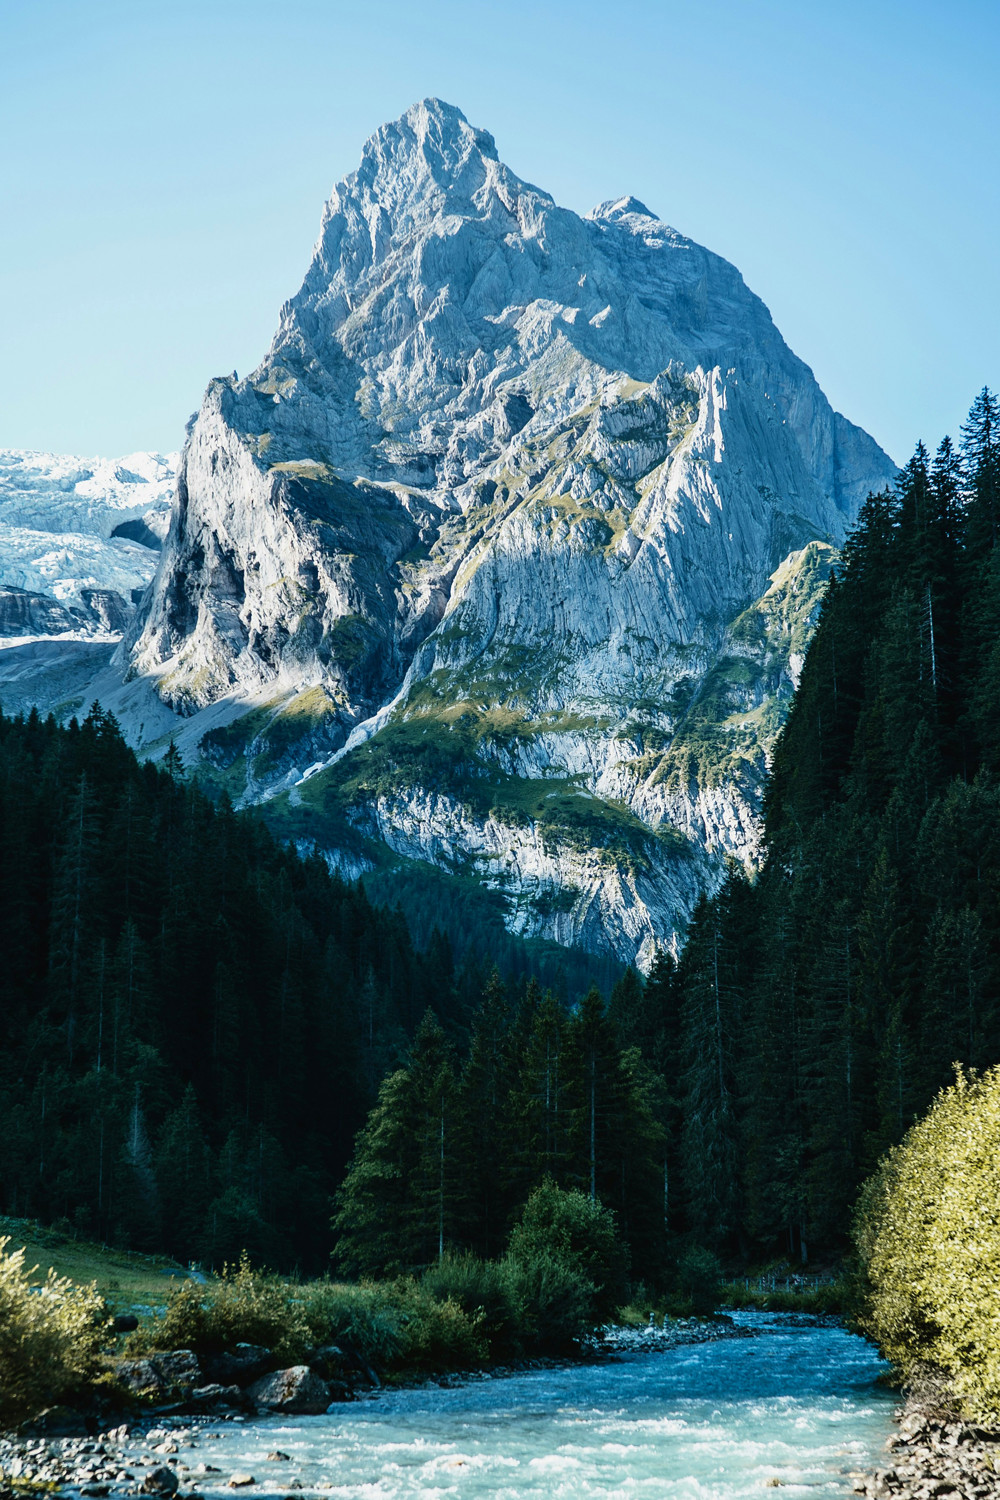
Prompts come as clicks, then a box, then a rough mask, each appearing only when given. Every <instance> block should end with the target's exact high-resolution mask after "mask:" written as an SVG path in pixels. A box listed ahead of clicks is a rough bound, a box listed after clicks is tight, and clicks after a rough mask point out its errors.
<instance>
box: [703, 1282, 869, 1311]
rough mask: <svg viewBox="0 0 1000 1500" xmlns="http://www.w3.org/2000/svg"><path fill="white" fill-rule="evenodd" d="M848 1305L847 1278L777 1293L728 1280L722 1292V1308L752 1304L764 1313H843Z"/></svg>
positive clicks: (745, 1306) (720, 1295) (720, 1304)
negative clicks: (824, 1284)
mask: <svg viewBox="0 0 1000 1500" xmlns="http://www.w3.org/2000/svg"><path fill="white" fill-rule="evenodd" d="M848 1305H849V1296H848V1288H847V1285H846V1283H845V1282H843V1281H834V1282H831V1283H830V1284H829V1285H828V1286H815V1287H802V1288H801V1289H800V1290H798V1291H792V1290H786V1289H785V1288H783V1287H782V1288H779V1289H778V1290H777V1291H773V1292H769V1291H761V1290H760V1289H759V1288H757V1287H745V1286H741V1285H740V1283H739V1282H733V1281H727V1282H724V1283H723V1285H722V1287H721V1288H720V1293H719V1306H720V1307H731V1308H748V1307H752V1308H759V1309H760V1310H761V1311H762V1312H802V1313H843V1312H846V1311H847V1309H848Z"/></svg>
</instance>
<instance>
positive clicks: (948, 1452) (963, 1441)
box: [854, 1379, 1000, 1500]
mask: <svg viewBox="0 0 1000 1500" xmlns="http://www.w3.org/2000/svg"><path fill="white" fill-rule="evenodd" d="M897 1422H898V1424H899V1430H898V1432H896V1433H895V1434H894V1435H893V1436H892V1437H891V1438H890V1440H889V1452H890V1454H891V1455H892V1458H891V1463H890V1464H889V1466H888V1467H886V1468H884V1469H876V1470H875V1471H874V1472H873V1473H871V1474H859V1475H857V1476H856V1478H855V1483H854V1489H855V1491H856V1493H857V1494H859V1495H867V1496H870V1497H871V1500H985V1497H986V1496H995V1495H1000V1431H998V1430H996V1429H990V1428H986V1427H979V1426H976V1425H975V1424H974V1423H970V1422H967V1421H965V1420H964V1419H963V1418H962V1417H961V1416H959V1415H958V1414H957V1412H956V1409H955V1406H954V1404H953V1402H952V1401H951V1399H950V1397H949V1393H948V1388H947V1385H946V1384H945V1383H944V1382H942V1381H938V1380H934V1379H926V1380H924V1381H922V1382H921V1383H920V1384H919V1385H918V1386H916V1387H915V1388H914V1389H913V1390H911V1391H910V1392H909V1393H908V1395H907V1397H906V1400H905V1402H904V1404H903V1406H902V1408H901V1409H900V1411H899V1413H898V1415H897Z"/></svg>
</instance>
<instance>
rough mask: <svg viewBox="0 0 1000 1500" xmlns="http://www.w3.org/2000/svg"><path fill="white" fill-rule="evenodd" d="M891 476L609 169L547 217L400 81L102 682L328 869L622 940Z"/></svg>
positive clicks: (744, 839)
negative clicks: (593, 193) (599, 185)
mask: <svg viewBox="0 0 1000 1500" xmlns="http://www.w3.org/2000/svg"><path fill="white" fill-rule="evenodd" d="M893 472H894V469H893V465H892V463H891V462H890V460H889V459H888V458H887V456H886V455H885V454H884V453H883V452H882V451H881V449H880V448H879V447H878V446H877V444H876V443H875V442H874V441H873V440H872V439H871V438H870V437H868V436H867V435H866V434H865V433H864V432H862V431H861V430H860V429H859V428H857V427H855V426H853V425H852V424H851V423H850V422H848V421H846V420H845V418H843V417H842V416H840V415H839V414H837V413H835V412H834V411H833V410H832V409H831V407H830V405H829V403H828V402H827V400H826V399H825V397H824V396H823V394H822V392H821V391H820V389H819V387H818V385H817V383H816V381H815V379H814V378H813V376H812V373H811V372H810V370H809V369H808V367H807V366H806V365H805V364H803V363H802V361H801V360H800V359H798V358H797V357H796V356H795V355H794V354H792V352H791V351H790V350H789V349H788V347H787V346H786V344H785V343H784V341H783V340H782V338H781V336H780V334H779V333H778V331H777V329H776V328H775V326H774V324H773V322H772V321H771V318H770V315H769V313H768V311H767V308H766V307H765V306H764V304H763V303H762V302H761V301H760V299H759V298H757V297H756V296H754V295H753V293H752V292H750V291H749V290H748V288H747V287H746V285H745V284H744V282H743V280H742V278H741V277H740V275H739V273H738V271H737V270H736V269H735V268H734V267H733V266H731V265H730V264H729V263H728V262H726V261H725V260H723V259H721V258H720V257H719V256H716V255H713V254H712V253H711V252H709V251H708V250H705V249H703V248H702V247H701V246H699V245H696V244H694V243H693V242H692V241H691V240H688V239H686V238H685V237H684V236H683V235H681V234H679V233H677V231H676V230H674V229H672V228H670V227H669V225H667V224H666V223H664V222H663V221H662V220H660V219H659V218H657V217H656V216H655V215H654V214H652V213H651V212H650V211H649V210H648V209H647V208H646V207H645V206H644V205H643V204H642V203H640V202H638V201H637V200H635V199H634V198H627V197H626V198H621V199H617V200H614V201H611V202H607V203H603V204H601V205H600V206H599V207H598V208H596V209H594V210H593V212H592V213H591V214H589V215H587V216H586V217H585V218H581V217H580V216H579V215H577V214H575V213H572V212H570V211H569V210H567V209H564V208H560V207H559V206H558V205H557V204H556V203H555V202H554V201H553V199H552V198H551V197H550V196H549V195H548V194H547V193H545V192H543V191H542V190H540V189H539V188H536V187H533V186H532V185H531V184H529V183H526V182H524V181H522V180H521V179H519V178H518V177H517V176H515V174H514V173H513V172H512V171H511V170H510V169H509V168H508V167H506V166H505V165H504V164H503V163H502V162H501V161H500V159H499V157H498V155H497V150H496V147H495V145H494V142H493V139H492V137H491V136H489V135H488V134H487V133H486V132H485V131H482V130H478V129H476V128H474V127H473V126H472V125H470V124H469V123H468V121H467V120H466V119H465V117H464V116H463V115H462V114H461V113H460V112H459V111H458V110H457V109H454V108H452V107H451V106H449V105H446V104H443V103H441V102H440V101H438V100H426V101H424V102H423V103H421V104H418V105H415V106H414V107H413V108H412V109H410V110H408V111H407V113H406V114H405V115H404V116H403V117H402V118H401V119H400V120H398V121H396V122H395V123H393V124H389V125H386V126H384V127H383V128H382V129H380V130H379V131H377V132H376V134H375V135H374V136H373V137H372V138H371V140H370V141H369V142H368V143H367V144H366V146H365V147H364V150H363V153H362V158H361V165H360V167H359V168H358V170H357V171H356V172H355V173H353V174H351V175H350V176H349V177H347V178H346V179H345V180H344V181H343V182H341V183H340V184H338V186H337V187H336V188H335V189H334V192H333V194H332V196H331V198H330V201H329V203H328V204H327V206H326V209H325V212H324V215H323V221H322V226H321V231H320V237H319V240H318V242H317V244H316V247H315V250H314V253H313V258H312V261H311V264H310V266H309V269H308V271H307V273H306V277H305V281H304V282H303V284H302V287H301V288H300V290H299V291H298V293H297V294H296V295H295V296H294V297H293V298H292V299H291V300H290V301H289V302H287V303H286V304H285V306H284V307H283V308H282V311H281V318H280V324H279V327H278V331H277V333H276V335H275V337H274V340H273V343H272V345H271V348H270V350H269V352H268V354H267V356H266V357H265V359H264V360H263V361H262V363H261V364H260V365H259V366H258V368H257V369H256V370H255V371H254V372H253V373H252V374H251V375H249V376H246V377H245V378H243V379H239V378H237V376H236V375H235V373H234V374H233V375H232V376H227V377H222V378H218V379H215V380H213V381H212V382H211V383H210V385H209V387H208V390H207V392H206V395H205V398H204V402H203V404H202V407H201V410H200V412H199V413H198V415H197V417H196V418H195V419H194V420H193V423H192V424H191V425H190V427H189V435H188V441H187V444H186V446H185V449H184V453H183V456H182V459H181V464H180V469H179V472H178V478H177V502H176V508H175V511H174V515H173V520H172V523H171V529H170V532H169V535H168V537H167V540H166V544H165V549H164V554H163V559H162V563H161V566H160V568H159V570H158V572H157V574H156V578H155V580H154V583H153V586H152V589H151V591H150V593H149V595H148V596H147V598H146V600H145V601H144V603H143V605H142V607H141V610H140V613H139V615H138V617H137V619H136V621H135V622H134V624H133V626H132V627H131V628H130V630H129V632H128V634H127V636H126V639H125V641H124V643H123V645H122V647H121V648H120V650H119V653H118V656H117V669H118V671H119V672H120V674H121V675H122V677H123V678H124V682H125V686H124V687H123V688H121V689H120V690H119V691H118V693H117V696H115V694H113V693H112V695H111V699H110V703H111V706H112V707H115V709H116V711H117V712H120V713H121V715H122V717H123V720H124V722H125V723H126V725H127V726H129V727H130V731H131V733H132V734H133V738H136V739H138V740H139V741H140V742H143V741H145V742H146V743H149V744H153V743H159V744H160V745H163V744H165V743H166V736H167V735H169V734H174V735H175V737H176V738H177V742H178V744H179V745H180V746H181V748H182V750H183V752H184V753H185V755H186V756H187V757H188V758H189V759H190V757H191V755H192V754H194V755H197V756H200V757H201V771H202V775H203V776H205V777H208V778H214V779H216V780H217V781H218V783H219V784H220V785H222V786H224V787H225V788H226V789H227V790H228V791H230V793H231V794H232V795H234V796H235V797H237V798H239V799H242V800H244V801H266V803H267V815H268V817H269V818H270V819H271V820H272V822H273V824H274V825H275V826H276V827H277V828H278V829H279V830H280V831H282V832H283V833H285V834H286V835H288V836H290V837H292V838H294V839H295V840H296V841H297V842H299V843H300V845H301V844H306V845H308V844H314V845H315V846H316V847H319V848H321V849H323V850H324V851H325V852H326V854H327V856H328V858H329V859H330V860H331V862H334V863H339V864H340V865H341V867H342V868H343V869H344V870H345V871H347V872H349V873H357V872H358V871H360V870H363V869H366V868H373V867H374V868H375V869H376V871H378V870H381V869H383V868H385V867H386V866H387V865H391V864H393V863H394V862H396V863H398V862H403V867H404V868H405V869H406V870H407V871H408V872H409V878H410V879H411V881H412V880H416V881H417V883H418V884H419V882H420V879H421V875H420V872H424V874H425V876H426V881H427V882H430V884H431V886H432V887H433V888H434V889H435V890H436V889H439V888H442V889H443V886H442V880H443V877H444V876H447V877H448V878H449V880H450V881H451V883H452V888H453V889H458V888H459V887H461V888H463V889H465V888H467V887H468V886H469V885H470V883H471V885H475V886H479V887H483V886H485V887H486V888H488V889H490V890H492V891H493V892H494V893H495V899H496V900H497V901H499V902H500V903H502V906H503V910H504V916H505V921H506V922H507V925H508V926H509V927H510V929H511V930H512V931H516V932H519V933H521V934H524V935H526V936H532V935H535V936H544V937H549V938H555V939H556V940H557V941H559V942H562V943H572V944H578V945H581V946H583V947H584V948H587V949H589V950H591V951H592V952H604V953H610V954H614V955H616V956H617V957H618V958H619V959H622V960H624V961H633V960H638V961H639V962H640V963H642V964H646V963H648V962H649V960H650V959H651V957H652V954H653V952H654V950H655V948H656V947H657V946H658V945H662V944H669V943H671V942H672V941H673V940H674V937H675V934H676V932H677V930H678V928H679V927H680V926H682V925H683V923H684V922H685V921H686V919H687V916H688V914H689V912H690V910H691V908H692V905H693V903H694V901H695V899H696V897H697V894H698V892H699V890H700V889H701V888H702V887H703V886H705V885H706V884H708V885H712V884H714V883H715V882H716V881H717V879H718V876H719V872H720V870H721V868H722V865H723V861H724V856H726V855H734V856H735V857H737V858H738V859H740V860H742V861H744V862H752V861H753V859H754V858H755V855H756V850H757V841H758V832H757V806H758V802H759V795H760V789H761V786H762V783H763V778H764V775H765V770H766V760H767V751H768V748H769V746H770V744H771V742H772V739H773V736H774V734H775V732H776V730H777V728H778V726H779V724H780V722H781V719H782V716H783V713H784V708H785V704H786V702H787V700H788V698H789V696H790V693H791V690H792V685H793V682H794V679H795V673H796V670H797V665H798V663H799V662H800V661H801V657H802V653H803V651H804V648H805V644H806V642H807V640H808V637H809V634H810V631H811V628H812V624H813V622H814V620H815V615H816V608H817V604H818V601H819V599H820V597H821V595H822V592H823V588H824V585H825V581H826V578H827V576H828V573H829V568H830V565H831V562H832V560H833V558H834V556H835V550H834V549H835V548H836V547H837V545H838V544H839V542H840V541H841V540H842V538H843V536H844V534H845V530H846V528H847V527H848V525H849V524H850V522H851V520H852V519H853V517H854V515H855V514H856V512H857V508H858V505H859V503H860V501H861V499H862V497H863V496H864V495H865V493H866V492H867V491H868V490H869V489H870V488H872V487H879V486H881V485H883V484H884V483H885V482H886V481H887V480H888V479H889V478H890V476H891V475H892V474H893ZM105 686H106V687H108V684H106V685H105ZM102 701H104V702H108V701H109V697H108V692H107V691H105V692H104V694H103V696H102ZM438 872H443V875H441V877H440V879H439V873H438ZM435 882H436V884H435ZM442 899H443V898H442Z"/></svg>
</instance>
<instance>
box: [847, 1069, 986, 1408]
mask: <svg viewBox="0 0 1000 1500" xmlns="http://www.w3.org/2000/svg"><path fill="white" fill-rule="evenodd" d="M854 1240H855V1245H856V1248H857V1253H858V1261H859V1267H860V1276H859V1288H858V1304H857V1308H856V1312H855V1318H854V1321H855V1326H856V1327H857V1328H858V1329H859V1331H860V1332H862V1333H864V1334H865V1335H866V1336H867V1337H868V1338H870V1339H872V1340H873V1341H874V1342H875V1343H876V1344H878V1346H879V1348H880V1349H881V1351H882V1353H883V1354H884V1355H885V1356H886V1358H887V1359H889V1360H891V1361H892V1363H893V1364H894V1365H895V1366H896V1367H897V1369H898V1370H899V1371H900V1372H901V1374H902V1375H903V1376H904V1377H906V1376H908V1375H912V1374H913V1373H914V1372H915V1371H916V1370H917V1369H918V1368H919V1366H921V1365H932V1366H936V1367H937V1368H939V1369H941V1370H943V1371H945V1372H946V1374H947V1375H948V1377H949V1379H950V1381H951V1384H952V1387H953V1389H954V1391H955V1393H956V1395H957V1396H958V1397H959V1398H960V1400H961V1401H962V1403H963V1405H964V1406H965V1408H966V1410H967V1411H968V1413H969V1415H970V1416H974V1417H976V1418H978V1419H979V1420H981V1421H987V1420H988V1421H995V1420H996V1419H997V1418H998V1417H1000V1282H998V1279H997V1267H998V1265H1000V1068H993V1069H991V1070H990V1071H989V1072H988V1073H987V1074H985V1076H984V1077H982V1078H977V1077H976V1076H975V1075H974V1074H968V1075H965V1074H962V1073H961V1072H959V1073H958V1076H957V1078H956V1081H955V1083H954V1084H953V1086H952V1087H951V1088H948V1089H945V1090H943V1091H942V1092H941V1093H940V1094H939V1095H938V1097H937V1099H936V1100H935V1101H934V1103H933V1105H932V1106H931V1108H930V1110H929V1112H928V1113H927V1115H925V1117H924V1118H923V1119H922V1120H920V1121H918V1122H917V1124H916V1125H914V1126H913V1127H912V1128H911V1130H910V1131H909V1132H908V1134H907V1135H906V1136H905V1138H904V1139H903V1141H902V1142H901V1143H900V1145H898V1146H897V1147H895V1148H894V1149H893V1150H892V1151H890V1152H889V1154H888V1155H887V1156H886V1157H885V1158H884V1159H883V1161H882V1162H881V1164H880V1166H879V1168H878V1170H877V1171H876V1172H875V1173H874V1175H873V1176H872V1177H870V1178H869V1180H868V1181H867V1182H866V1184H865V1186H864V1188H863V1189H862V1192H861V1197H860V1199H859V1202H858V1207H857V1210H856V1214H855V1221H854Z"/></svg>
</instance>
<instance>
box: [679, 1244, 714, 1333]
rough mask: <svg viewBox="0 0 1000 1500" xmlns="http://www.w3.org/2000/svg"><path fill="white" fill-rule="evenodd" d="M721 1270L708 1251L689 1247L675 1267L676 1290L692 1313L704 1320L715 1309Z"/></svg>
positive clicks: (699, 1247) (698, 1247)
mask: <svg viewBox="0 0 1000 1500" xmlns="http://www.w3.org/2000/svg"><path fill="white" fill-rule="evenodd" d="M721 1285H722V1267H721V1266H720V1265H719V1262H718V1259H717V1257H716V1256H714V1255H713V1254H712V1252H711V1250H705V1249H703V1248H702V1246H700V1245H692V1246H691V1248H690V1249H689V1250H685V1251H684V1254H683V1255H682V1256H681V1258H680V1260H679V1262H678V1264H677V1290H678V1293H679V1294H680V1297H681V1299H682V1301H683V1302H684V1303H685V1305H686V1306H688V1307H689V1308H690V1309H691V1311H692V1313H694V1314H695V1315H696V1316H698V1317H704V1316H706V1315H707V1314H708V1313H713V1312H715V1309H716V1308H717V1307H718V1305H719V1296H720V1289H721Z"/></svg>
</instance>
